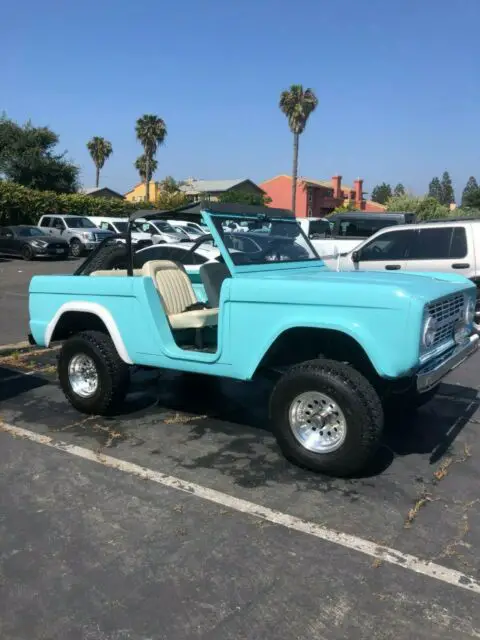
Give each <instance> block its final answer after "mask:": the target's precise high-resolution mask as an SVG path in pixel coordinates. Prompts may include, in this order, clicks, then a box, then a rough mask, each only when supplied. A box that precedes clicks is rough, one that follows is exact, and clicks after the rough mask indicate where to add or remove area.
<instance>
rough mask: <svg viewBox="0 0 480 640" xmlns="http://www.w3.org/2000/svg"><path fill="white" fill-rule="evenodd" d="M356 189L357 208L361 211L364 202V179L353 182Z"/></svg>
mask: <svg viewBox="0 0 480 640" xmlns="http://www.w3.org/2000/svg"><path fill="white" fill-rule="evenodd" d="M353 184H354V188H355V206H356V207H358V208H359V209H361V207H362V201H363V180H362V178H357V179H356V180H354V181H353Z"/></svg>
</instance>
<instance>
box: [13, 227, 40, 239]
mask: <svg viewBox="0 0 480 640" xmlns="http://www.w3.org/2000/svg"><path fill="white" fill-rule="evenodd" d="M16 233H17V235H18V236H22V238H32V237H34V236H43V235H45V233H44V232H43V231H42V230H41V229H39V228H38V227H19V228H18V229H16Z"/></svg>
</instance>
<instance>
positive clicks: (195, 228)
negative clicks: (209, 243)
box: [167, 220, 208, 240]
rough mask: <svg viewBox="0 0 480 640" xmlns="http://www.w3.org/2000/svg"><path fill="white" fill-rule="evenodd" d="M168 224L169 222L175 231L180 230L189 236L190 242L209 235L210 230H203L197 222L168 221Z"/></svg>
mask: <svg viewBox="0 0 480 640" xmlns="http://www.w3.org/2000/svg"><path fill="white" fill-rule="evenodd" d="M167 222H169V224H171V225H172V227H173V228H174V229H178V228H180V229H181V230H182V231H183V232H184V233H186V234H187V235H188V237H189V238H190V240H198V238H199V237H200V236H203V235H205V234H206V233H208V229H205V228H202V227H201V226H200V225H199V224H197V223H196V222H189V221H188V220H168V221H167Z"/></svg>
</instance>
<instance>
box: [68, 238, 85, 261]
mask: <svg viewBox="0 0 480 640" xmlns="http://www.w3.org/2000/svg"><path fill="white" fill-rule="evenodd" d="M70 253H71V254H72V256H73V257H74V258H80V256H81V255H82V253H83V246H82V243H81V242H80V240H78V239H77V238H73V240H72V241H71V242H70Z"/></svg>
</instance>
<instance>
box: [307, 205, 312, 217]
mask: <svg viewBox="0 0 480 640" xmlns="http://www.w3.org/2000/svg"><path fill="white" fill-rule="evenodd" d="M312 215H313V214H312V207H308V209H307V216H308V217H309V218H311V217H312Z"/></svg>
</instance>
